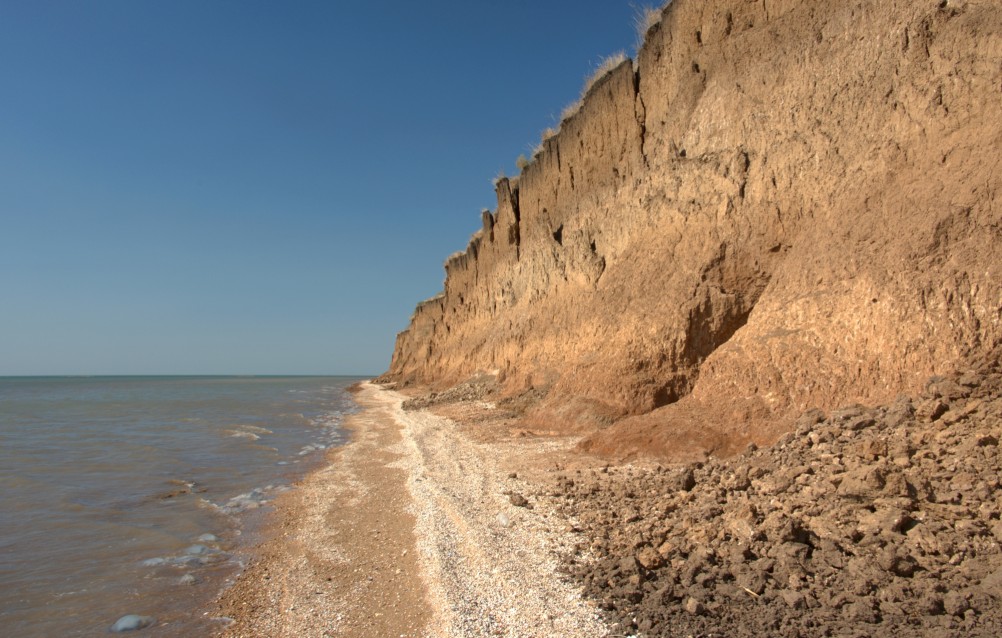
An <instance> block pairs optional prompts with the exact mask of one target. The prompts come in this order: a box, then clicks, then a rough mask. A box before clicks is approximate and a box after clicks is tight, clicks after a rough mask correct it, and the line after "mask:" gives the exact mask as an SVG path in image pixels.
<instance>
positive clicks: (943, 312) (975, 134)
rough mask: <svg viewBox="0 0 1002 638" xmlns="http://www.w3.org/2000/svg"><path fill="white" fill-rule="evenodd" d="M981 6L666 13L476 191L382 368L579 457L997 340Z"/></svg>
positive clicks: (727, 437) (859, 391) (775, 417)
mask: <svg viewBox="0 0 1002 638" xmlns="http://www.w3.org/2000/svg"><path fill="white" fill-rule="evenodd" d="M999 148H1002V6H1000V5H999V4H998V3H997V2H991V1H988V0H981V1H975V0H968V1H966V2H962V1H959V0H951V1H950V2H942V1H941V0H885V1H882V2H877V1H855V2H829V1H827V0H802V1H794V0H786V1H785V2H780V1H778V0H768V1H764V0H759V1H757V2H756V1H749V0H714V1H701V0H674V2H672V3H670V4H669V5H668V6H667V7H666V8H665V9H664V10H663V14H662V18H661V21H660V22H659V23H658V24H657V25H656V26H654V27H653V28H652V29H651V30H650V31H649V32H648V33H647V37H646V41H645V44H644V46H643V47H642V49H641V51H640V53H639V55H638V60H637V62H636V64H634V63H633V62H631V61H627V62H625V63H623V64H622V65H620V66H619V67H617V68H615V69H614V70H613V71H611V72H610V73H609V74H608V75H606V76H605V77H604V78H602V79H601V80H599V81H598V82H596V83H595V85H594V86H592V88H591V89H590V90H589V92H588V94H587V95H586V96H585V99H584V102H583V105H582V107H581V109H580V110H579V111H578V112H577V114H575V115H574V116H572V117H571V118H570V119H568V120H565V121H564V122H563V124H562V125H561V129H560V132H559V133H558V134H557V135H555V136H554V137H551V138H550V139H548V140H547V141H546V142H545V143H544V145H543V148H542V150H541V152H540V153H539V154H538V155H537V156H536V157H535V158H534V159H533V161H532V162H531V164H530V165H529V166H528V167H526V168H525V170H524V171H523V172H522V174H521V175H520V176H519V177H518V178H517V179H512V180H507V179H502V180H500V182H499V183H498V185H497V201H498V205H497V208H496V210H495V211H492V212H491V213H489V214H485V215H484V219H483V227H482V228H481V229H480V230H479V231H477V233H476V235H475V236H474V238H473V239H472V240H471V243H470V245H469V247H468V248H467V249H466V251H465V252H463V253H460V254H458V255H456V256H454V257H452V258H450V259H449V260H448V261H447V263H446V272H447V278H446V283H445V290H444V292H443V294H442V295H441V296H439V297H436V298H434V299H432V300H429V301H427V302H424V303H422V304H421V305H420V306H418V309H417V310H416V311H415V314H414V317H413V320H412V323H411V326H410V327H409V328H408V329H407V330H405V331H404V332H402V333H401V334H400V335H399V336H398V339H397V346H396V350H395V352H394V356H393V361H392V363H391V367H390V371H389V372H388V374H387V376H388V378H393V379H397V380H401V381H411V382H416V383H422V384H427V385H431V386H440V387H444V386H448V385H452V384H455V383H457V382H459V381H462V380H464V379H466V378H468V377H470V376H472V375H473V374H476V373H478V372H489V373H497V374H498V378H499V380H501V382H502V384H503V386H504V387H505V388H506V390H507V391H508V392H511V393H515V392H519V391H522V390H525V389H528V388H537V389H541V390H546V391H547V394H546V398H545V399H544V400H543V401H542V402H541V403H540V404H539V405H538V406H537V408H536V409H535V412H534V413H533V414H530V415H529V420H530V421H532V420H535V421H539V422H544V421H545V422H546V424H547V425H548V429H565V430H579V431H582V430H583V431H591V432H592V434H591V435H590V436H589V437H588V439H587V440H586V442H585V447H587V448H588V449H592V450H595V451H600V452H606V453H614V454H621V455H625V454H632V453H653V454H667V455H676V456H687V455H698V454H702V453H707V452H709V453H717V454H724V453H728V452H733V451H735V450H737V449H739V448H741V447H743V446H744V445H745V444H747V443H748V442H749V441H755V442H758V443H764V442H769V441H770V440H772V439H773V438H775V437H776V436H778V435H779V434H780V433H781V432H782V431H784V430H785V429H786V428H787V427H788V424H789V423H791V418H792V416H794V415H796V414H798V413H799V412H801V411H803V410H804V409H806V408H809V407H821V408H823V409H830V408H833V407H837V406H839V405H844V404H847V403H853V402H863V403H874V402H884V401H888V400H890V399H892V398H893V397H894V396H896V395H897V394H899V393H902V392H914V391H917V390H918V389H919V386H920V385H921V383H922V382H923V381H924V380H925V379H926V378H928V377H929V376H930V375H933V374H940V373H948V372H952V371H954V370H957V369H959V368H963V367H964V366H965V365H966V362H967V361H969V360H970V359H971V358H972V357H974V356H978V355H980V354H982V353H984V352H987V351H991V350H992V349H993V348H994V347H995V346H997V345H998V344H1000V343H1002V260H1000V259H999V257H998V255H999V254H1002V202H1000V201H999V197H998V194H999V186H1000V181H1002V161H1000V153H999V151H998V149H999Z"/></svg>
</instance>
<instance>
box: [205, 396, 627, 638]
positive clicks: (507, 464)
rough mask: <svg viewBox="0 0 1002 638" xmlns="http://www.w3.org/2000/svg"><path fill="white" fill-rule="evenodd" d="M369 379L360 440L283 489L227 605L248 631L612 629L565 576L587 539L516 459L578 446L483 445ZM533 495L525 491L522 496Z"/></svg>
mask: <svg viewBox="0 0 1002 638" xmlns="http://www.w3.org/2000/svg"><path fill="white" fill-rule="evenodd" d="M404 399H405V397H404V396H403V395H401V394H399V393H396V392H392V391H389V390H385V389H382V388H380V387H378V386H376V385H372V384H369V383H366V384H363V385H362V386H361V389H360V391H359V393H358V394H357V395H356V400H357V401H358V403H359V405H360V407H362V411H361V412H360V413H358V414H355V415H353V416H351V417H350V418H349V419H347V420H346V423H345V426H346V428H347V429H348V430H350V431H351V432H352V436H353V438H352V441H351V443H350V444H348V445H346V446H344V447H343V448H340V449H338V450H333V451H331V452H330V453H329V455H328V460H329V462H330V464H329V465H328V466H327V467H325V468H323V469H320V470H318V471H316V472H314V473H313V474H311V475H309V476H308V477H307V478H306V479H304V481H303V482H302V484H301V485H300V489H298V490H295V491H294V492H290V493H288V494H286V495H284V496H283V497H282V499H281V500H280V502H279V503H278V506H279V507H278V511H277V512H276V513H275V515H274V516H273V520H272V522H271V523H270V525H269V528H268V530H267V540H266V541H265V542H264V543H262V545H261V546H260V548H259V549H258V551H257V552H255V555H254V557H253V558H252V560H251V561H250V563H249V564H248V567H247V569H246V570H245V571H244V573H243V574H242V575H241V576H240V578H239V579H238V580H237V582H236V584H235V585H234V586H233V587H232V588H230V589H229V590H227V591H226V592H224V593H223V595H222V596H221V598H220V600H219V601H218V609H217V610H216V613H217V614H218V615H220V616H226V617H229V618H232V619H233V621H234V622H233V623H232V624H230V625H229V626H227V627H226V628H225V629H223V630H222V631H220V632H219V634H218V635H220V636H225V637H236V636H261V635H269V636H290V637H291V636H329V635H334V634H336V635H338V636H354V635H358V636H363V635H364V636H374V635H377V636H442V637H445V636H481V635H503V636H530V635H538V634H544V635H547V636H580V635H592V636H601V635H605V634H606V633H607V630H606V628H605V625H604V624H603V623H602V621H601V620H600V618H599V616H598V613H597V610H596V609H595V607H594V606H593V605H592V604H591V603H588V602H585V601H583V600H582V599H581V597H580V594H579V593H578V592H577V590H576V589H575V588H574V587H572V586H571V585H569V584H567V583H566V582H564V581H563V580H561V579H560V578H558V577H557V574H556V568H557V564H558V561H557V552H558V551H566V550H567V548H568V547H569V544H570V543H572V542H573V538H571V537H570V534H569V533H568V532H567V531H566V524H565V522H563V521H561V520H560V519H559V518H558V517H556V515H555V514H554V513H553V512H551V511H548V510H547V509H546V506H545V505H544V504H543V503H539V504H537V508H536V509H529V508H526V507H520V506H516V505H514V504H513V503H515V502H518V499H517V498H515V497H514V496H513V494H518V492H519V490H523V491H524V490H525V484H524V483H523V482H522V480H521V479H519V478H515V476H514V475H513V474H512V473H511V472H510V471H509V470H510V469H511V467H513V466H514V465H513V464H514V463H517V464H518V465H519V466H521V465H524V464H525V462H526V461H527V460H528V461H529V463H528V464H529V465H532V459H536V460H537V465H538V464H539V463H541V462H543V461H542V459H547V458H553V456H552V455H553V454H554V453H558V452H559V451H560V450H559V448H561V447H566V443H554V442H552V441H550V442H546V441H539V442H533V441H526V440H524V439H522V440H519V442H518V444H517V445H510V444H508V443H505V442H497V441H495V442H483V441H480V442H477V441H474V440H473V439H472V438H471V437H470V436H468V434H465V433H464V432H463V428H462V427H460V426H459V425H457V424H456V423H454V422H452V421H450V420H449V419H447V418H444V417H441V416H436V415H434V414H431V413H429V412H424V411H422V412H409V411H404V410H403V409H402V403H403V401H404ZM519 496H520V494H519Z"/></svg>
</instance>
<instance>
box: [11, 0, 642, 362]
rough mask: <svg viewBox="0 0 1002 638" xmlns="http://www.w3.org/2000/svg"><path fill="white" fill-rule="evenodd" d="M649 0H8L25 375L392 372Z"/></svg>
mask: <svg viewBox="0 0 1002 638" xmlns="http://www.w3.org/2000/svg"><path fill="white" fill-rule="evenodd" d="M639 6H641V5H640V3H637V2H628V1H626V0H623V1H619V0H604V1H602V0H587V1H580V0H579V1H573V2H572V1H569V0H559V1H558V0H553V1H546V0H542V1H535V2H533V1H528V0H526V1H520V0H519V1H511V2H505V3H496V2H486V1H485V2H463V1H458V0H457V1H448V2H446V1H439V0H428V1H425V2H389V1H384V2H379V3H372V2H363V1H359V2H338V1H335V0H329V1H326V2H278V1H272V2H252V1H239V2H222V1H205V0H199V1H184V0H181V1H178V0H174V1H171V2H152V1H145V0H102V1H94V2H80V1H76V0H73V1H70V0H66V1H62V2H48V1H45V0H23V1H20V0H5V2H3V3H2V5H0V175H2V178H0V298H2V303H0V375H30V374H217V373H232V374H318V373H332V374H375V373H379V372H382V371H383V370H384V369H385V368H386V367H387V365H388V363H389V358H390V354H391V352H392V348H393V340H394V338H395V335H396V333H397V331H399V330H401V329H403V328H404V327H405V326H406V325H407V321H408V318H409V316H410V313H411V311H412V310H413V308H414V305H415V304H416V303H417V302H418V301H419V300H421V299H424V298H426V297H429V296H431V295H433V294H435V293H436V292H438V291H439V290H441V286H442V279H443V274H444V273H443V270H442V261H443V260H444V259H445V257H446V256H447V255H448V254H449V253H451V252H453V251H455V250H459V249H461V248H463V247H465V245H466V242H467V240H468V238H469V236H470V234H471V233H472V232H473V231H474V230H476V228H477V227H478V225H479V211H480V210H481V209H482V208H485V207H486V208H493V207H494V204H495V201H494V195H493V190H492V188H491V178H492V177H494V175H496V174H497V173H498V172H499V171H500V170H505V171H507V172H508V173H512V172H514V171H515V168H514V160H515V158H516V157H517V156H518V155H519V153H526V154H528V151H529V149H530V148H532V147H533V146H534V145H535V144H536V142H537V141H538V139H539V133H540V131H542V130H543V129H545V128H546V127H548V126H552V125H554V124H555V122H556V121H557V119H558V117H559V113H560V111H561V110H562V109H563V107H564V106H565V105H566V104H568V103H570V102H572V101H573V100H574V99H576V97H577V95H578V93H579V91H580V89H581V86H582V83H583V79H584V77H585V76H586V75H588V74H589V71H590V70H591V69H593V68H594V67H595V66H596V65H597V64H598V63H599V62H600V61H601V59H602V58H603V57H604V56H606V55H609V54H611V53H614V52H615V51H618V50H623V49H625V50H626V51H627V53H628V54H631V55H632V53H633V47H634V46H635V43H636V34H635V30H634V27H633V22H634V16H635V15H636V13H637V11H638V8H637V7H639Z"/></svg>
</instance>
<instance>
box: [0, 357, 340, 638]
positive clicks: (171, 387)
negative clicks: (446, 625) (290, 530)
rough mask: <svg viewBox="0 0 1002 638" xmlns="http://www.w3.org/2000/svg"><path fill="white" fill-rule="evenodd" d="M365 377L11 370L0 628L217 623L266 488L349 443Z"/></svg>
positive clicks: (271, 491)
mask: <svg viewBox="0 0 1002 638" xmlns="http://www.w3.org/2000/svg"><path fill="white" fill-rule="evenodd" d="M356 380H357V379H354V378H346V377H270V378H264V377H93V378H3V379H0V627H2V628H3V634H4V635H9V636H19V637H22V638H24V637H30V636H91V635H98V634H102V635H107V633H108V631H109V628H110V627H111V626H112V625H113V624H114V623H115V621H116V620H118V618H120V617H121V616H124V615H126V614H139V615H143V616H152V617H154V618H156V623H155V624H154V625H152V626H151V627H149V628H147V629H144V630H143V631H142V632H139V634H138V635H146V636H190V635H202V634H204V633H206V630H207V625H209V624H211V623H213V622H219V621H218V620H214V619H211V618H206V617H203V616H202V615H201V613H202V612H201V609H202V607H203V605H204V603H206V602H207V601H208V600H211V599H212V598H213V597H214V596H215V595H216V594H218V592H219V591H220V589H221V588H222V587H224V586H225V584H226V582H227V580H228V579H229V578H231V577H232V576H233V575H234V574H235V573H236V571H237V570H238V569H239V568H240V564H241V558H240V557H241V550H242V549H245V548H246V546H247V540H248V538H249V537H250V536H252V535H253V531H254V528H255V522H256V521H257V520H259V519H260V514H261V513H262V512H264V511H266V510H267V509H268V503H269V502H270V500H271V499H272V498H273V497H274V496H275V495H276V494H277V493H279V492H281V491H283V490H286V489H290V487H289V485H290V484H291V483H292V482H293V481H295V480H296V479H297V478H299V477H301V476H302V475H303V474H305V473H306V472H307V471H308V470H309V469H311V468H312V467H315V466H316V464H317V463H319V462H321V461H322V459H323V450H324V449H326V448H328V447H330V446H334V445H339V444H341V443H342V442H343V441H344V434H343V432H342V431H341V430H340V428H339V424H340V422H341V418H342V416H343V415H344V414H346V413H348V412H350V411H352V410H353V408H354V404H353V403H352V401H351V398H350V396H349V395H348V393H347V392H346V391H345V388H346V387H347V386H348V385H350V384H351V383H353V382H354V381H356ZM129 635H132V634H131V633H130V634H129Z"/></svg>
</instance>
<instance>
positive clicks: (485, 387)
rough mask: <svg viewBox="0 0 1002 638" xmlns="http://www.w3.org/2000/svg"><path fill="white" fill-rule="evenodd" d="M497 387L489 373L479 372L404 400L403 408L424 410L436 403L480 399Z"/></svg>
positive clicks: (443, 403) (444, 403)
mask: <svg viewBox="0 0 1002 638" xmlns="http://www.w3.org/2000/svg"><path fill="white" fill-rule="evenodd" d="M496 389H497V381H496V380H495V378H494V377H493V376H491V375H487V374H479V375H475V376H474V377H472V378H470V379H468V380H466V381H464V382H463V383H460V384H458V385H455V386H453V387H451V388H449V389H447V390H443V391H442V392H429V393H427V394H422V395H421V396H417V397H414V398H413V399H408V400H406V401H404V403H403V408H404V409H405V410H425V409H427V408H431V407H434V406H436V405H446V404H452V403H460V402H464V401H482V400H484V398H485V397H487V396H489V395H490V394H491V393H492V392H494V391H496Z"/></svg>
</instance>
